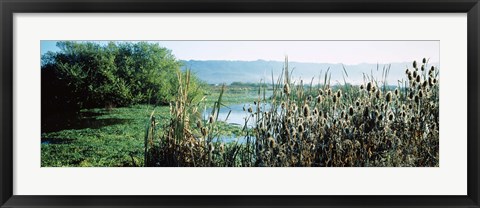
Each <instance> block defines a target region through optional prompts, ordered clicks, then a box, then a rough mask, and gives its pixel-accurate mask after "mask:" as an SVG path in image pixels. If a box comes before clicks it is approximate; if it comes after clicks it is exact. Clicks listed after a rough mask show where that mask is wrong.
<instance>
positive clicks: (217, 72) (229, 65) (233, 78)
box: [182, 60, 438, 85]
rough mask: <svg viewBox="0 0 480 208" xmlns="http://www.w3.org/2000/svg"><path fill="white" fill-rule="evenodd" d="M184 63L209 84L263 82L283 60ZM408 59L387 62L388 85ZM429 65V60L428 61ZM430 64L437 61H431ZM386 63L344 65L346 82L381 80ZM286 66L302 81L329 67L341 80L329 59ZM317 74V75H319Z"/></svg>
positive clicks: (336, 80) (316, 78)
mask: <svg viewBox="0 0 480 208" xmlns="http://www.w3.org/2000/svg"><path fill="white" fill-rule="evenodd" d="M182 62H183V64H184V66H183V70H185V69H186V68H189V69H191V70H192V72H194V73H195V74H196V75H197V76H198V77H199V78H200V79H202V80H204V81H206V82H207V83H209V84H221V83H226V84H230V83H232V82H253V83H256V82H259V81H260V80H263V79H265V80H266V82H267V83H271V80H272V78H271V77H272V72H273V75H274V78H275V79H276V78H277V77H278V76H279V75H280V73H281V72H282V68H283V64H284V63H283V62H280V61H265V60H257V61H224V60H209V61H197V60H189V61H184V60H183V61H182ZM411 65H412V63H411V62H402V63H392V64H390V68H391V69H390V73H389V75H388V77H387V82H388V84H389V85H396V84H397V80H399V79H406V76H405V69H406V68H407V67H408V68H412V66H411ZM429 65H432V64H429ZM433 65H434V66H438V64H436V63H433ZM384 67H388V65H386V64H379V65H378V70H377V64H367V63H364V64H358V65H345V69H346V71H347V73H348V78H347V77H346V80H347V82H349V83H352V84H359V83H363V74H364V73H365V74H366V75H368V76H370V75H371V74H373V76H374V77H375V78H376V79H378V80H381V77H382V71H383V70H382V69H383V68H384ZM289 68H290V69H294V71H293V78H294V80H299V79H302V80H303V81H304V83H310V81H311V80H312V78H314V83H318V82H319V81H320V82H321V83H323V80H324V74H325V72H326V71H327V69H329V68H330V69H329V73H331V76H332V78H331V84H332V85H334V84H336V83H340V84H343V82H344V81H343V74H344V73H343V66H342V64H330V63H301V62H289ZM319 77H320V79H319Z"/></svg>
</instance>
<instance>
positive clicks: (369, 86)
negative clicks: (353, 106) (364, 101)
mask: <svg viewBox="0 0 480 208" xmlns="http://www.w3.org/2000/svg"><path fill="white" fill-rule="evenodd" d="M370 90H372V83H371V82H368V83H367V91H369V92H370Z"/></svg>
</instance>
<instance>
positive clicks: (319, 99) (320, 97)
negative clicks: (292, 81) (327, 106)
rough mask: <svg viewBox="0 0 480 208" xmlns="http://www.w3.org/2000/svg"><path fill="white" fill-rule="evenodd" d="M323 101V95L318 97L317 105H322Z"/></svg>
mask: <svg viewBox="0 0 480 208" xmlns="http://www.w3.org/2000/svg"><path fill="white" fill-rule="evenodd" d="M322 100H323V98H322V96H321V95H319V96H317V103H321V102H322Z"/></svg>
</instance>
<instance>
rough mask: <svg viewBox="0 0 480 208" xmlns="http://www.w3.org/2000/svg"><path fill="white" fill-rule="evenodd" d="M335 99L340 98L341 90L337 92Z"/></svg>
mask: <svg viewBox="0 0 480 208" xmlns="http://www.w3.org/2000/svg"><path fill="white" fill-rule="evenodd" d="M337 97H338V98H339V99H340V98H341V97H342V91H341V90H338V91H337Z"/></svg>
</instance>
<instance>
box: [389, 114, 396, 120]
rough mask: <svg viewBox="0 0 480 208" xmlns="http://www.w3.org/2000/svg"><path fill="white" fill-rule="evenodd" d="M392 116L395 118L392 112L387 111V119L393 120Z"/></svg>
mask: <svg viewBox="0 0 480 208" xmlns="http://www.w3.org/2000/svg"><path fill="white" fill-rule="evenodd" d="M394 118H395V116H394V115H393V113H392V112H389V113H388V121H393V119H394Z"/></svg>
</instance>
